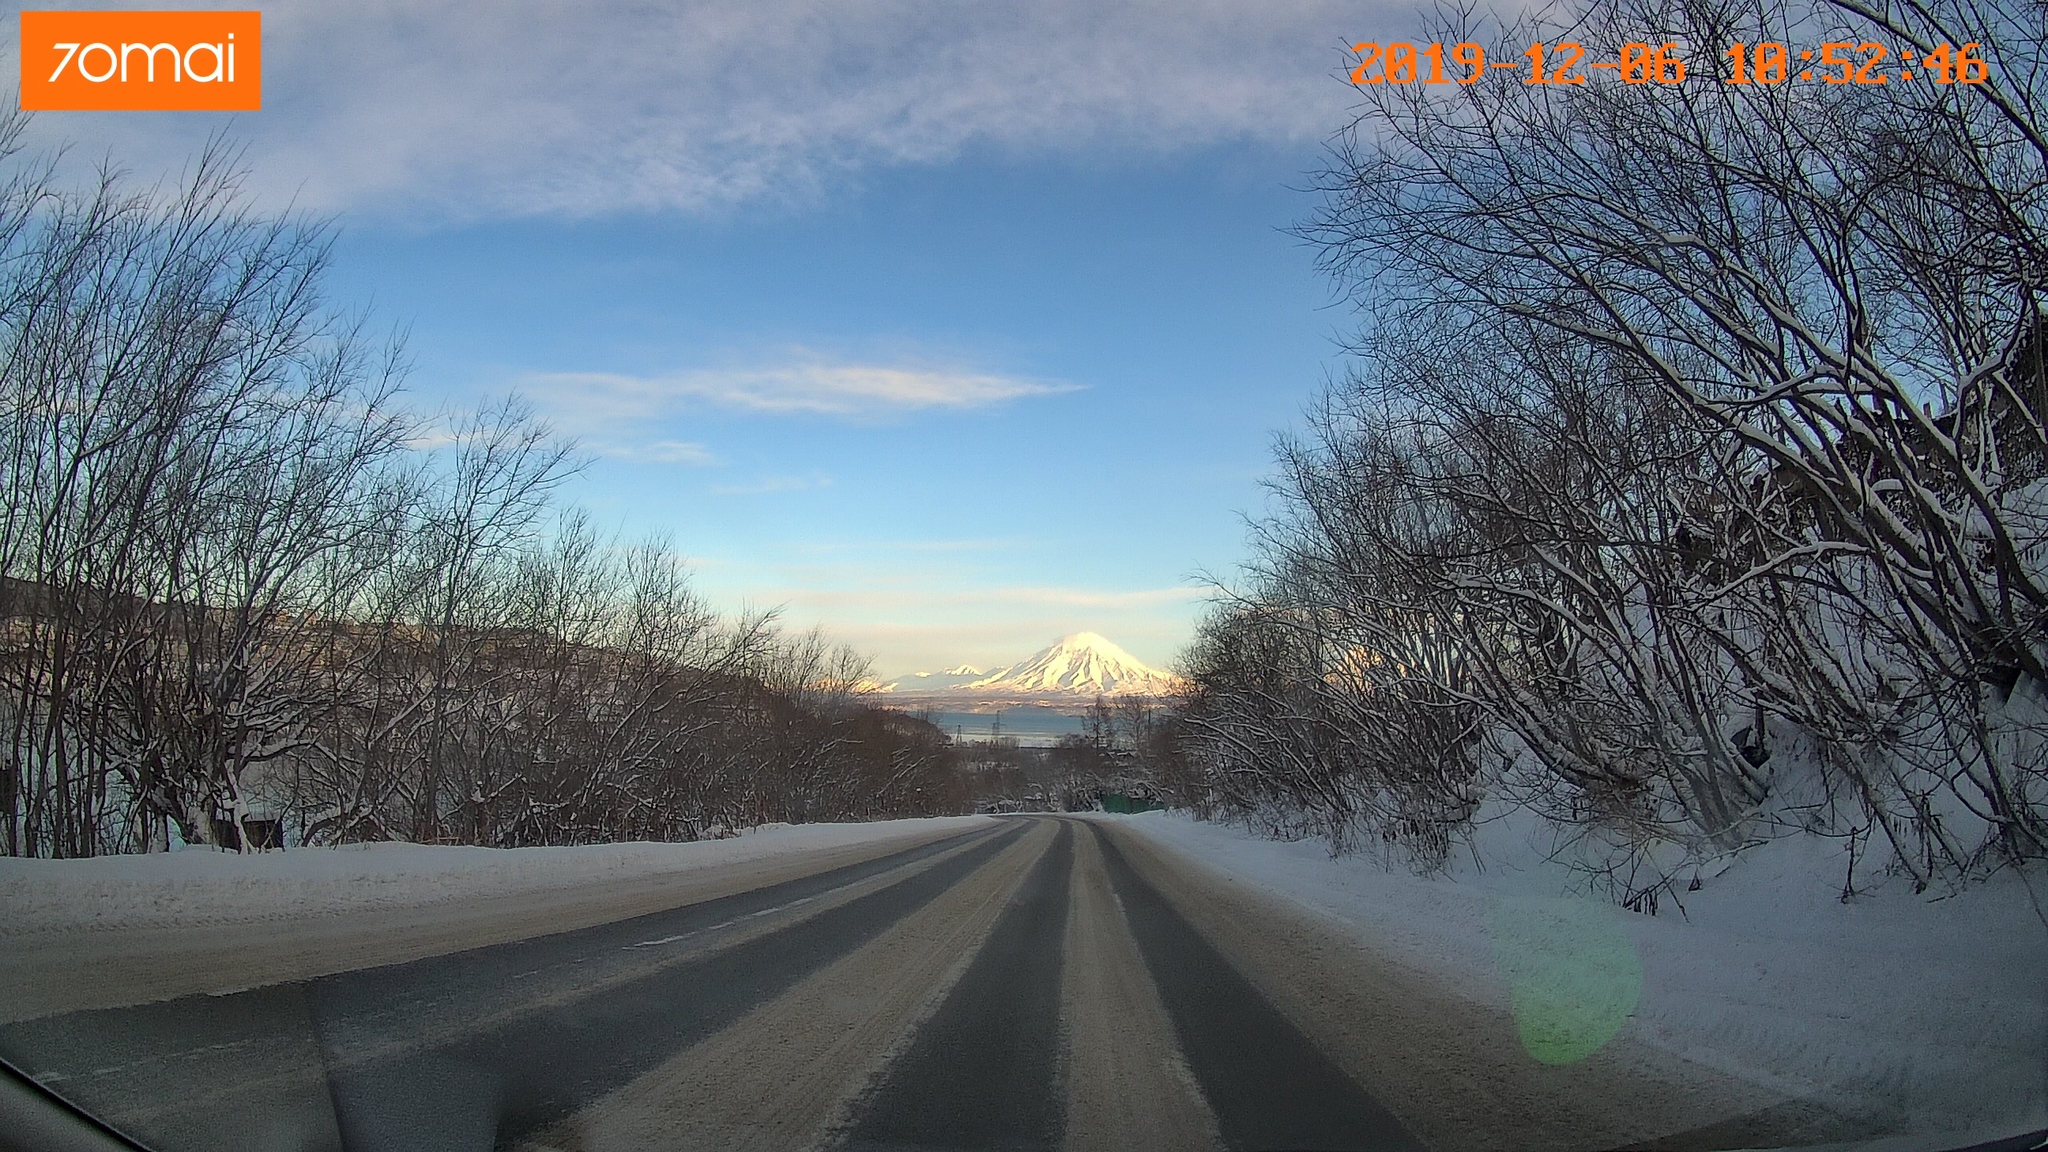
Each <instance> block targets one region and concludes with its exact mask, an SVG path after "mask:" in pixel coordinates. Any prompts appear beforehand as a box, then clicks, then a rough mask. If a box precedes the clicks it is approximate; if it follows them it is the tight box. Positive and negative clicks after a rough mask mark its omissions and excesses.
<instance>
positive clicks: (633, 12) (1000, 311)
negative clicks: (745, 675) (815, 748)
mask: <svg viewBox="0 0 2048 1152" xmlns="http://www.w3.org/2000/svg"><path fill="white" fill-rule="evenodd" d="M1374 11H1375V10H1374V9H1372V8H1368V7H1363V6H1359V5H1349V6H1346V5H1338V4H1323V3H1314V4H1295V5H1288V4H1271V5H1259V6H1236V5H1222V4H1193V3H1190V4H1179V5H1168V4H1158V5H1152V4H1130V5H1121V6H1097V5H1081V4H1067V3H1045V4H1035V5H1016V6H989V5H974V6H964V5H903V4H885V3H845V4H840V5H836V6H822V5H817V4H811V3H802V2H798V0H788V2H786V3H785V2H781V0H777V2H774V3H756V4H750V5H693V6H676V7H674V8H659V9H656V8H651V7H649V6H645V5H634V6H601V5H538V4H535V5H522V4H502V3H501V4H488V5H466V4H452V5H447V6H442V7H419V6H408V5H402V4H396V3H393V4H333V5H320V6H314V5H305V6H298V5H290V6H275V7H273V6H266V7H265V9H264V12H265V48H266V60H265V69H264V71H265V110H264V111H263V112H261V113H256V114H248V115H244V116H242V117H240V118H237V119H236V120H235V121H234V122H233V123H232V125H231V126H230V127H229V130H230V131H231V132H232V133H233V134H234V135H235V136H236V138H237V139H240V140H243V141H246V142H247V144H248V148H249V153H248V161H249V164H250V167H251V172H252V175H251V190H252V195H254V196H256V197H257V198H258V200H259V201H260V202H263V203H265V204H268V205H282V204H286V203H291V204H296V205H299V206H302V207H307V208H310V209H312V210H314V211H318V212H323V213H331V214H333V215H334V216H335V217H336V219H337V222H338V223H339V225H340V227H341V238H340V242H339V245H338V248H337V263H336V267H335V274H334V277H333V282H332V285H333V289H334V293H335V295H336V297H337V298H338V299H340V300H343V301H347V302H351V303H361V302H369V303H372V304H373V305H374V307H375V310H376V314H377V315H378V316H379V317H380V318H383V319H387V320H392V321H398V322H403V323H405V324H407V325H409V326H410V329H411V339H410V349H411V352H412V355H413V360H414V364H415V370H414V373H413V375H412V377H411V379H410V388H411V389H412V390H413V391H414V392H415V393H416V395H417V397H418V398H419V400H420V401H421V402H422V403H424V404H430V405H431V404H438V403H441V402H443V401H450V402H464V401H468V400H473V399H476V398H480V397H483V396H486V395H492V394H498V393H502V392H505V391H514V390H516V391H519V392H521V393H523V394H525V395H526V396H528V397H529V398H530V399H531V400H533V401H534V403H535V404H536V405H537V406H538V407H539V408H540V409H541V411H542V412H543V413H544V414H545V415H546V416H547V417H548V418H549V419H550V420H552V421H553V422H554V423H555V424H556V425H557V426H558V427H559V428H560V429H561V430H562V431H563V432H564V433H565V434H570V435H574V436H576V437H577V438H578V439H579V440H580V441H581V443H582V444H583V445H584V447H585V450H586V452H587V453H588V454H589V457H590V460H591V463H590V466H589V468H588V469H587V471H586V472H585V473H584V474H583V475H582V476H581V477H580V478H579V479H578V480H577V481H576V482H575V483H574V485H573V487H572V488H571V490H570V491H569V495H570V496H571V498H572V499H574V500H575V501H577V502H579V503H581V504H582V505H584V506H585V507H587V508H588V509H590V511H591V512H592V513H593V515H594V517H595V519H596V520H597V522H598V523H599V524H601V525H603V526H606V527H608V528H611V529H613V530H616V531H619V532H621V533H623V534H625V535H627V536H629V537H631V536H641V535H645V534H648V533H656V532H659V533H666V534H667V535H669V536H670V537H671V538H672V539H673V541H674V542H675V543H676V545H677V546H678V547H679V548H681V549H682V550H683V551H685V552H686V553H688V554H689V555H691V556H692V557H693V558H694V559H695V562H696V565H697V572H698V578H699V582H700V587H701V588H702V589H703V591H705V592H706V593H707V594H708V595H709V596H710V597H711V598H712V599H713V600H714V601H715V602H717V603H719V604H721V605H724V606H727V607H737V606H738V605H740V604H742V603H747V604H751V605H754V606H766V605H783V606H784V608H785V612H786V615H787V618H788V619H789V620H790V621H791V622H792V623H796V624H801V625H808V624H811V623H821V624H823V625H824V626H825V627H826V628H827V629H828V630H829V631H830V632H831V633H833V634H834V635H836V636H838V637H840V638H843V639H845V640H847V641H849V642H851V643H853V644H854V645H855V646H857V647H859V648H861V649H862V650H864V651H866V652H869V653H871V654H872V655H873V656H874V657H875V662H876V668H877V671H878V672H880V673H882V674H884V675H893V674H898V673H902V672H906V671H911V670H915V669H924V668H932V667H935V666H939V665H941V664H952V663H956V662H960V661H967V662H972V663H977V664H982V665H987V664H990V663H995V662H1001V661H1006V660H1011V659H1016V658H1020V657H1022V656H1023V655H1025V654H1027V653H1029V652H1030V651H1031V650H1033V649H1035V648H1037V647H1040V646H1042V645H1044V644H1045V643H1047V642H1049V641H1051V640H1052V639H1053V638H1055V637H1057V636H1059V635H1062V634H1065V633H1069V632H1075V631H1082V630H1092V631H1097V632H1101V633H1103V634H1105V635H1107V636H1109V637H1110V638H1111V639H1113V640H1115V641H1117V642H1118V643H1120V644H1122V645H1123V646H1125V647H1126V648H1128V649H1130V650H1131V651H1132V652H1133V653H1134V654H1135V655H1137V656H1139V657H1140V658H1142V659H1145V660H1147V661H1150V662H1153V663H1156V664H1165V663H1168V662H1170V660H1171V659H1172V657H1173V656H1174V654H1175V652H1176V651H1177V650H1178V648H1179V647H1180V645H1181V644H1182V643H1184V642H1185V640H1186V638H1187V636H1188V634H1189V629H1190V625H1191V623H1192V621H1193V619H1194V617H1195V615H1196V613H1197V612H1198V611H1199V607H1200V599H1201V594H1202V592H1201V587H1200V584H1199V582H1198V581H1197V580H1196V579H1194V577H1195V576H1196V575H1197V573H1198V572H1200V571H1201V570H1204V569H1207V570H1211V571H1218V572H1227V571H1228V570H1229V569H1230V568H1231V566H1232V565H1233V564H1234V563H1235V561H1236V560H1237V559H1238V558H1239V557H1240V555H1241V554H1242V544H1243V525H1242V521H1241V516H1242V514H1243V513H1244V512H1246V511H1247V510H1254V509H1256V508H1257V507H1258V505H1259V504H1260V503H1261V501H1262V496H1261V492H1260V489H1259V487H1258V479H1259V477H1260V476H1262V475H1263V474H1264V473H1265V472H1266V470H1267V467H1268V461H1269V455H1268V445H1269V442H1270V437H1271V435H1272V433H1273V431H1274V430H1276V429H1278V428H1280V427H1282V426H1284V425H1286V424H1287V423H1289V422H1290V421H1291V420H1293V418H1294V417H1295V414H1296V413H1297V412H1298V411H1299V408H1300V406H1301V404H1302V403H1303V401H1304V400H1305V399H1306V398H1307V397H1308V396H1309V395H1310V394H1311V393H1312V391H1313V390H1314V389H1315V387H1316V386H1317V385H1318V383H1319V382H1320V381H1321V380H1322V379H1323V378H1324V376H1325V374H1326V373H1328V372H1330V371H1334V370H1337V369H1338V368H1339V367H1340V361H1339V359H1338V357H1337V355H1336V351H1335V344H1334V342H1333V340H1334V338H1335V337H1336V336H1338V335H1339V334H1341V332H1342V331H1343V330H1344V329H1345V327H1346V326H1347V325H1348V323H1349V320H1348V314H1347V313H1346V311H1345V310H1344V309H1343V308H1342V307H1340V306H1333V305H1332V301H1331V297H1330V294H1329V289H1328V286H1327V285H1326V284H1325V282H1324V281H1323V280H1322V279H1321V278H1320V277H1319V276H1318V275H1317V274H1316V273H1315V271H1314V269H1313V266H1312V263H1313V254H1312V253H1311V252H1310V251H1309V250H1307V249H1306V248H1304V247H1303V246H1302V245H1301V244H1300V242H1299V241H1297V240H1295V239H1294V238H1293V237H1291V236H1289V235H1287V234H1286V233H1285V231H1284V229H1285V228H1286V227H1287V226H1288V225H1290V224H1292V223H1295V222H1297V221H1298V220H1300V219H1301V218H1302V217H1303V216H1305V215H1306V214H1307V213H1308V212H1310V211H1311V210H1312V209H1313V207H1314V204H1315V201H1314V198H1313V197H1312V196H1311V195H1309V194H1307V193H1303V192H1300V191H1297V190H1295V189H1298V188H1300V187H1301V186H1302V185H1304V184H1305V183H1306V181H1307V179H1308V173H1309V171H1310V170H1311V169H1312V168H1313V167H1314V166H1315V165H1316V164H1317V162H1318V160H1319V156H1320V148H1321V140H1322V139H1323V138H1324V137H1325V136H1326V135H1327V134H1328V133H1330V132H1332V131H1334V130H1336V129H1337V128H1338V127H1340V126H1341V125H1342V123H1343V120H1344V113H1345V109H1346V107H1347V93H1346V91H1345V89H1344V86H1343V85H1342V84H1341V83H1339V82H1338V81H1337V80H1336V79H1335V78H1334V77H1335V76H1336V75H1337V74H1338V70H1339V65H1340V63H1341V56H1340V55H1339V49H1340V45H1341V44H1342V43H1343V41H1344V40H1345V38H1346V37H1347V36H1354V35H1355V36H1358V37H1360V38H1363V37H1364V36H1366V35H1368V34H1373V33H1381V32H1382V29H1384V28H1387V27H1389V21H1388V20H1386V19H1384V18H1378V17H1375V16H1374V15H1373V12H1374ZM515 16H516V17H517V18H516V19H515V18H514V17H515ZM10 23H12V22H11V21H10ZM521 28H523V29H524V30H525V33H526V34H525V35H520V34H516V33H515V31H514V30H515V29H521ZM1382 34H1384V35H1387V36H1389V37H1390V36H1391V32H1384V33H1382ZM650 44H652V45H653V47H651V48H650V47H649V46H648V45H650ZM565 74H576V75H580V76H581V77H582V79H581V81H580V82H579V83H577V84H574V85H566V84H563V85H557V84H551V83H550V82H549V80H548V77H550V76H559V75H565ZM222 122H223V118H214V117H206V116H199V115H177V116H162V115H159V116H157V117H154V118H151V117H142V116H108V115H97V116H96V115H91V114H68V115H61V116H58V115H51V116H46V117H44V118H43V119H42V121H41V122H39V123H38V125H37V126H36V131H37V133H39V134H40V135H42V136H43V137H44V138H45V139H49V140H57V139H63V140H69V141H71V142H73V146H74V150H75V151H76V152H78V153H79V154H88V153H89V154H93V155H99V154H107V153H111V154H112V155H114V156H116V157H118V158H120V159H122V160H123V161H124V162H126V163H128V164H129V165H130V166H132V167H134V168H135V169H136V170H137V171H138V172H142V173H148V172H150V171H152V170H161V168H163V167H168V166H170V165H173V164H175V162H176V161H177V158H178V157H179V156H181V155H183V154H185V153H186V152H188V151H189V150H190V149H191V148H193V147H195V146H196V145H197V143H198V142H199V141H200V140H201V139H203V137H204V135H205V133H206V132H208V131H212V130H217V129H219V128H220V127H221V126H222ZM152 165H155V166H157V168H156V169H152V167H151V166H152Z"/></svg>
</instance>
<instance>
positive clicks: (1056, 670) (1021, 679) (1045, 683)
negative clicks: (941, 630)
mask: <svg viewBox="0 0 2048 1152" xmlns="http://www.w3.org/2000/svg"><path fill="white" fill-rule="evenodd" d="M1174 685H1175V679H1174V677H1173V676H1171V675H1169V674H1168V673H1165V672H1161V671H1160V670H1158V669H1157V668H1153V667H1151V666H1150V665H1148V664H1146V663H1145V662H1144V661H1142V660H1140V659H1138V658H1137V657H1135V656H1133V655H1131V654H1130V653H1129V652H1126V651H1124V650H1123V649H1122V648H1119V647H1117V646H1116V645H1115V644H1114V643H1111V642H1110V641H1109V640H1108V639H1107V638H1105V637H1104V636H1102V635H1101V634H1099V633H1095V632H1076V633H1074V634H1073V635H1071V636H1062V637H1061V638H1060V639H1058V640H1056V641H1054V642H1053V643H1052V645H1051V646H1050V647H1047V648H1043V649H1040V650H1039V651H1038V652H1036V653H1034V654H1033V655H1032V656H1031V657H1030V658H1028V659H1026V660H1023V661H1020V662H1018V663H1016V664H1010V665H1006V666H1004V667H1002V668H997V669H995V670H994V671H992V672H986V673H984V672H981V671H979V670H977V669H975V668H973V667H971V666H969V665H966V664H962V665H959V666H957V667H955V668H950V669H948V670H946V671H944V672H916V673H912V674H911V675H908V676H901V677H898V678H897V679H895V680H891V681H889V682H888V683H886V684H879V685H876V686H875V691H877V692H885V693H889V694H890V695H894V696H929V697H941V696H943V697H953V698H956V699H965V700H1054V701H1069V702H1072V701H1077V700H1093V699H1094V698H1095V697H1097V696H1163V695H1165V694H1167V693H1169V692H1172V691H1173V690H1174Z"/></svg>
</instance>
